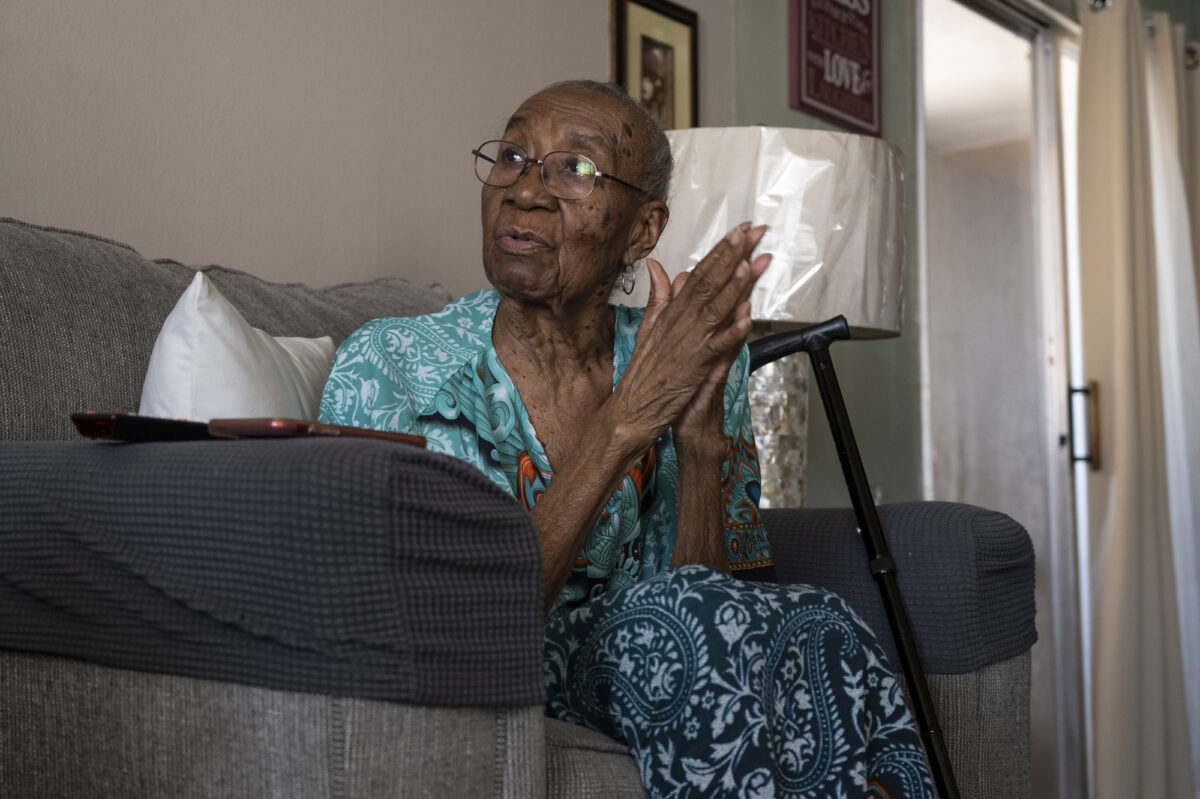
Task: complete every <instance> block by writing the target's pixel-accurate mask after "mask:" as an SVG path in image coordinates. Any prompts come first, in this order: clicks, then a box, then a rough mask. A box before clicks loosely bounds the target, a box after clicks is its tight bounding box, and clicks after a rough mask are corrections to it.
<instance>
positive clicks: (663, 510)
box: [320, 289, 772, 604]
mask: <svg viewBox="0 0 1200 799" xmlns="http://www.w3.org/2000/svg"><path fill="white" fill-rule="evenodd" d="M499 301H500V297H499V295H498V294H497V293H496V292H495V291H494V290H491V289H489V290H486V291H480V292H476V293H474V294H469V295H467V296H466V297H463V298H462V299H460V300H457V301H455V302H452V303H450V304H449V305H447V306H446V307H445V308H443V309H442V310H441V311H438V312H437V313H433V314H428V315H426V316H416V317H397V318H390V319H376V320H374V321H372V322H368V323H367V324H365V325H363V326H362V327H361V328H359V329H358V331H356V332H355V333H354V334H353V335H352V336H350V338H348V339H346V340H345V341H344V342H342V345H341V346H340V347H339V348H338V352H337V355H336V357H335V358H334V361H333V368H332V370H331V372H330V375H329V381H328V382H327V383H326V384H325V391H324V394H323V395H322V397H321V411H320V420H321V421H323V422H330V423H333V424H341V425H350V426H353V427H367V428H373V429H377V430H390V431H394V432H402V433H416V434H419V435H423V436H425V438H426V439H427V441H428V447H429V449H431V450H433V451H435V452H441V453H444V454H446V455H450V456H453V457H455V458H459V459H461V460H464V461H466V462H468V463H470V464H473V465H474V466H475V467H476V468H478V469H479V470H480V471H482V472H483V473H484V474H486V475H487V476H488V477H490V478H491V479H492V480H493V481H495V482H496V483H497V484H498V485H499V486H500V487H501V488H503V489H504V490H505V491H508V492H509V493H510V494H512V495H513V496H515V497H516V498H517V499H518V501H520V502H521V503H522V504H523V505H524V506H525V507H526V508H527V509H528V508H531V507H533V505H534V504H535V503H536V502H537V500H538V498H539V497H540V496H541V493H542V492H543V491H544V490H545V489H546V486H547V485H548V484H549V483H550V480H551V479H552V477H553V475H552V473H551V469H550V463H549V461H548V460H547V459H546V453H545V450H544V449H543V447H542V443H541V442H540V441H539V440H538V436H537V433H536V432H535V431H534V429H533V425H532V423H531V422H530V420H529V415H528V414H527V413H526V411H525V407H524V405H523V404H522V403H521V397H520V395H518V394H517V391H516V388H515V387H514V385H513V383H512V380H511V379H510V378H509V376H508V373H507V372H506V371H505V370H504V366H503V365H502V364H501V363H500V359H499V357H497V355H496V350H495V348H494V347H493V346H492V336H491V332H492V322H493V319H494V318H495V315H496V307H497V305H498V304H499ZM612 308H613V311H614V313H615V314H616V335H615V340H614V341H613V385H614V386H615V385H616V384H617V382H618V381H619V380H620V379H621V375H622V374H623V373H624V371H625V366H626V365H627V364H628V363H629V358H630V355H631V354H632V352H633V345H634V339H635V337H636V335H637V330H638V326H639V325H640V324H641V320H642V314H643V310H642V309H640V308H636V309H635V308H628V307H625V306H619V305H618V306H612ZM748 367H749V356H748V354H747V352H746V351H745V350H743V351H742V354H741V355H740V356H739V357H738V359H737V361H736V363H735V364H734V366H733V368H732V369H731V370H730V373H729V380H728V382H727V384H726V387H725V437H726V442H727V447H726V456H725V463H724V467H723V470H722V477H723V494H724V506H725V538H726V551H727V554H728V557H729V563H730V566H731V568H732V569H734V570H735V574H736V571H737V570H746V569H758V568H760V567H764V566H769V565H770V564H771V562H772V561H771V552H770V548H769V546H768V545H767V539H766V535H765V532H764V530H763V526H762V523H761V521H760V520H759V516H758V497H759V472H758V455H757V453H756V451H755V449H754V434H753V432H752V430H751V427H750V410H749V403H748V400H747V396H746V379H747V373H748ZM678 493H679V470H678V465H677V462H676V458H675V448H674V445H673V444H672V440H671V432H670V431H669V430H668V431H667V432H666V433H664V434H663V435H662V436H661V437H659V439H658V440H657V441H655V442H654V445H653V446H652V447H650V448H649V449H648V450H647V452H646V454H645V455H644V456H643V457H642V459H641V461H640V462H639V463H638V464H637V465H636V466H635V467H634V468H633V469H632V470H631V471H630V472H629V474H627V475H626V476H625V478H624V480H623V481H622V483H621V485H620V487H619V488H618V489H617V491H616V492H615V493H614V494H613V495H612V497H610V498H609V500H608V502H607V503H606V504H605V506H604V509H603V511H602V512H601V514H600V518H599V519H597V520H596V526H595V527H594V528H593V529H592V532H591V533H590V534H589V536H588V539H587V543H586V544H585V546H584V548H583V551H582V552H581V553H580V555H579V558H578V559H577V561H576V565H575V569H574V571H573V572H572V575H571V577H570V578H569V579H568V581H567V585H566V587H565V588H564V589H563V591H562V593H561V594H560V595H559V598H558V604H562V603H564V602H568V603H571V604H575V603H578V602H580V601H583V600H585V599H588V598H590V597H594V596H597V595H598V594H600V593H602V592H604V591H606V590H610V589H616V588H620V587H623V586H626V585H631V584H633V583H634V582H636V581H638V580H639V579H640V578H644V577H650V576H653V575H655V574H657V573H659V572H662V571H666V570H667V568H668V567H669V565H670V562H671V551H672V548H673V546H674V543H675V526H676V516H677V510H678V509H677V505H678Z"/></svg>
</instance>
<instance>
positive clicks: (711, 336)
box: [614, 222, 771, 447]
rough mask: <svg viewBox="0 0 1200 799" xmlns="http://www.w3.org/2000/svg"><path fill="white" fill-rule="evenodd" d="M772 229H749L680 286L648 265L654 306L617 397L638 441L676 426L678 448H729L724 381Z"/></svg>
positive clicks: (745, 331)
mask: <svg viewBox="0 0 1200 799" xmlns="http://www.w3.org/2000/svg"><path fill="white" fill-rule="evenodd" d="M766 230H767V228H766V225H760V226H758V227H751V225H750V223H749V222H743V223H742V224H740V225H738V226H737V227H735V228H734V229H733V230H731V231H730V232H729V233H728V234H727V235H726V236H725V238H723V239H722V240H721V241H720V242H718V243H717V245H716V246H715V247H713V249H712V250H711V251H710V252H709V253H708V255H706V256H705V257H704V258H703V260H701V261H700V263H699V264H697V265H696V268H695V269H694V270H692V271H691V272H684V273H681V274H679V275H677V276H676V278H675V280H674V282H672V281H671V280H670V278H668V277H667V273H666V271H665V270H664V269H663V267H662V264H660V263H659V262H658V261H655V260H654V259H648V260H647V262H646V263H647V270H648V271H649V273H650V299H649V301H648V302H647V304H646V315H645V318H644V319H643V321H642V325H641V328H640V330H639V331H638V336H637V340H636V343H635V346H634V350H633V354H632V357H631V358H630V362H629V365H628V367H626V370H625V374H624V376H623V377H622V378H621V381H620V383H619V384H618V385H617V388H616V391H615V392H614V394H615V395H616V396H614V399H618V400H619V402H620V404H621V407H622V408H623V415H624V422H625V424H627V425H630V426H632V428H633V430H635V431H636V432H637V433H638V434H640V435H638V436H637V437H638V438H641V437H643V436H645V437H647V438H648V440H650V441H652V440H653V439H655V438H657V437H658V436H659V435H661V434H662V432H663V431H665V430H666V429H667V428H668V427H672V428H673V429H674V434H675V439H676V445H677V446H679V445H681V444H683V445H689V444H698V443H701V442H705V441H708V442H712V444H713V446H714V447H715V446H716V445H717V444H718V443H720V444H721V445H722V446H723V437H722V436H721V423H722V420H723V418H724V386H725V380H726V378H727V376H728V374H729V368H730V367H731V366H732V365H733V362H734V360H735V359H736V358H737V356H738V353H739V352H740V351H741V349H742V347H743V346H744V345H745V343H746V337H747V336H748V335H749V333H750V292H751V291H752V290H753V288H754V285H755V283H757V282H758V279H759V277H761V276H762V274H763V272H765V271H766V269H767V266H768V265H769V264H770V262H771V256H770V255H769V254H762V255H758V256H756V257H754V258H753V260H751V255H752V254H753V253H754V248H755V247H757V246H758V243H759V242H760V241H761V240H762V237H763V234H764V233H766Z"/></svg>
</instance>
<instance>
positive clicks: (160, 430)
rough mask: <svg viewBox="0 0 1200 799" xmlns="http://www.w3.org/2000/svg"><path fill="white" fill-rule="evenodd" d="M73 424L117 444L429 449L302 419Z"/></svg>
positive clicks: (120, 419)
mask: <svg viewBox="0 0 1200 799" xmlns="http://www.w3.org/2000/svg"><path fill="white" fill-rule="evenodd" d="M71 421H72V422H73V423H74V424H75V429H76V430H78V431H79V433H80V435H82V436H84V437H86V438H105V439H113V440H116V441H129V442H139V441H194V440H206V439H207V440H211V439H216V438H273V437H288V436H347V437H353V438H378V439H382V440H384V441H393V442H395V443H398V444H407V445H409V446H410V447H421V448H424V447H425V437H424V436H415V435H410V434H408V433H388V432H384V431H382V430H367V429H365V428H361V427H346V426H344V425H336V424H325V423H324V422H305V421H301V420H299V419H276V418H269V417H268V418H261V419H213V420H212V421H211V422H208V423H207V424H206V423H204V422H189V421H187V420H185V419H158V418H155V417H153V416H138V415H136V414H132V413H121V412H119V411H117V412H113V413H96V412H94V411H86V412H84V413H73V414H71Z"/></svg>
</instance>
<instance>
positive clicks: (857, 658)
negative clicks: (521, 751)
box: [543, 566, 934, 799]
mask: <svg viewBox="0 0 1200 799" xmlns="http://www.w3.org/2000/svg"><path fill="white" fill-rule="evenodd" d="M543 667H544V668H545V671H546V685H547V688H548V691H549V697H548V700H547V712H548V714H549V715H551V716H554V717H555V718H559V719H562V720H564V721H569V722H572V723H575V724H582V725H584V726H586V727H590V728H592V729H595V730H599V731H600V732H603V733H605V734H606V735H609V736H610V737H612V738H615V739H617V740H619V741H623V742H624V743H626V744H627V745H628V746H629V748H630V750H631V751H632V752H633V755H634V758H635V760H636V761H637V766H638V770H639V772H640V774H641V777H642V782H643V784H644V785H645V786H646V789H647V793H648V794H649V796H651V797H654V798H655V799H657V798H658V797H712V796H728V797H763V798H764V799H765V797H780V798H782V797H846V798H848V797H861V796H878V797H893V798H894V797H902V796H903V797H933V796H934V793H933V788H932V784H931V782H930V780H929V777H928V773H927V768H926V763H925V756H924V753H923V751H922V749H921V745H920V741H919V740H918V738H917V734H916V732H915V731H914V730H913V727H912V721H911V719H910V717H909V714H908V711H907V709H906V707H905V705H904V701H903V697H902V696H901V692H900V685H899V683H898V681H897V679H896V677H895V675H894V674H893V673H892V671H891V669H890V668H888V666H887V663H886V660H885V658H884V655H883V652H882V650H881V649H880V647H879V644H878V643H877V642H876V641H875V639H874V637H873V636H872V635H871V632H870V630H869V629H867V627H866V625H865V624H864V623H863V622H862V621H861V620H860V619H859V618H858V617H857V616H856V615H855V614H854V613H853V611H851V610H850V609H849V608H848V607H847V606H846V605H845V603H844V602H843V601H842V600H841V599H840V598H839V597H837V596H835V595H834V594H830V593H829V592H827V591H822V590H820V589H816V588H812V587H810V586H781V585H771V584H766V583H751V582H743V581H740V580H736V579H733V578H731V577H727V576H725V575H722V574H719V573H717V572H714V571H713V570H711V569H709V568H706V567H703V566H688V567H684V568H681V569H676V570H673V571H670V572H667V573H665V574H660V575H658V576H656V577H654V578H653V579H650V580H646V581H643V582H641V583H638V584H637V585H635V586H633V587H631V588H627V589H625V590H623V591H620V592H610V593H608V594H605V595H604V596H601V597H599V598H597V599H596V600H593V601H592V602H588V603H586V604H584V605H582V606H580V607H576V608H568V607H560V608H557V609H556V610H555V611H554V612H552V613H551V614H550V617H549V618H548V619H547V622H546V651H545V658H544V660H543Z"/></svg>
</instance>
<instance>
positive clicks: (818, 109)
mask: <svg viewBox="0 0 1200 799" xmlns="http://www.w3.org/2000/svg"><path fill="white" fill-rule="evenodd" d="M789 27H790V36H791V43H790V45H791V46H790V47H789V57H790V60H791V65H790V70H789V71H790V73H791V91H790V94H791V97H790V103H791V106H792V108H795V109H797V110H800V111H804V112H806V113H809V114H812V115H813V116H818V117H820V118H822V119H825V120H828V121H830V122H833V123H834V124H836V125H840V126H841V127H843V128H846V129H847V130H852V131H855V132H858V133H869V134H871V135H873V136H878V135H879V0H791V19H790V20H789Z"/></svg>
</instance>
